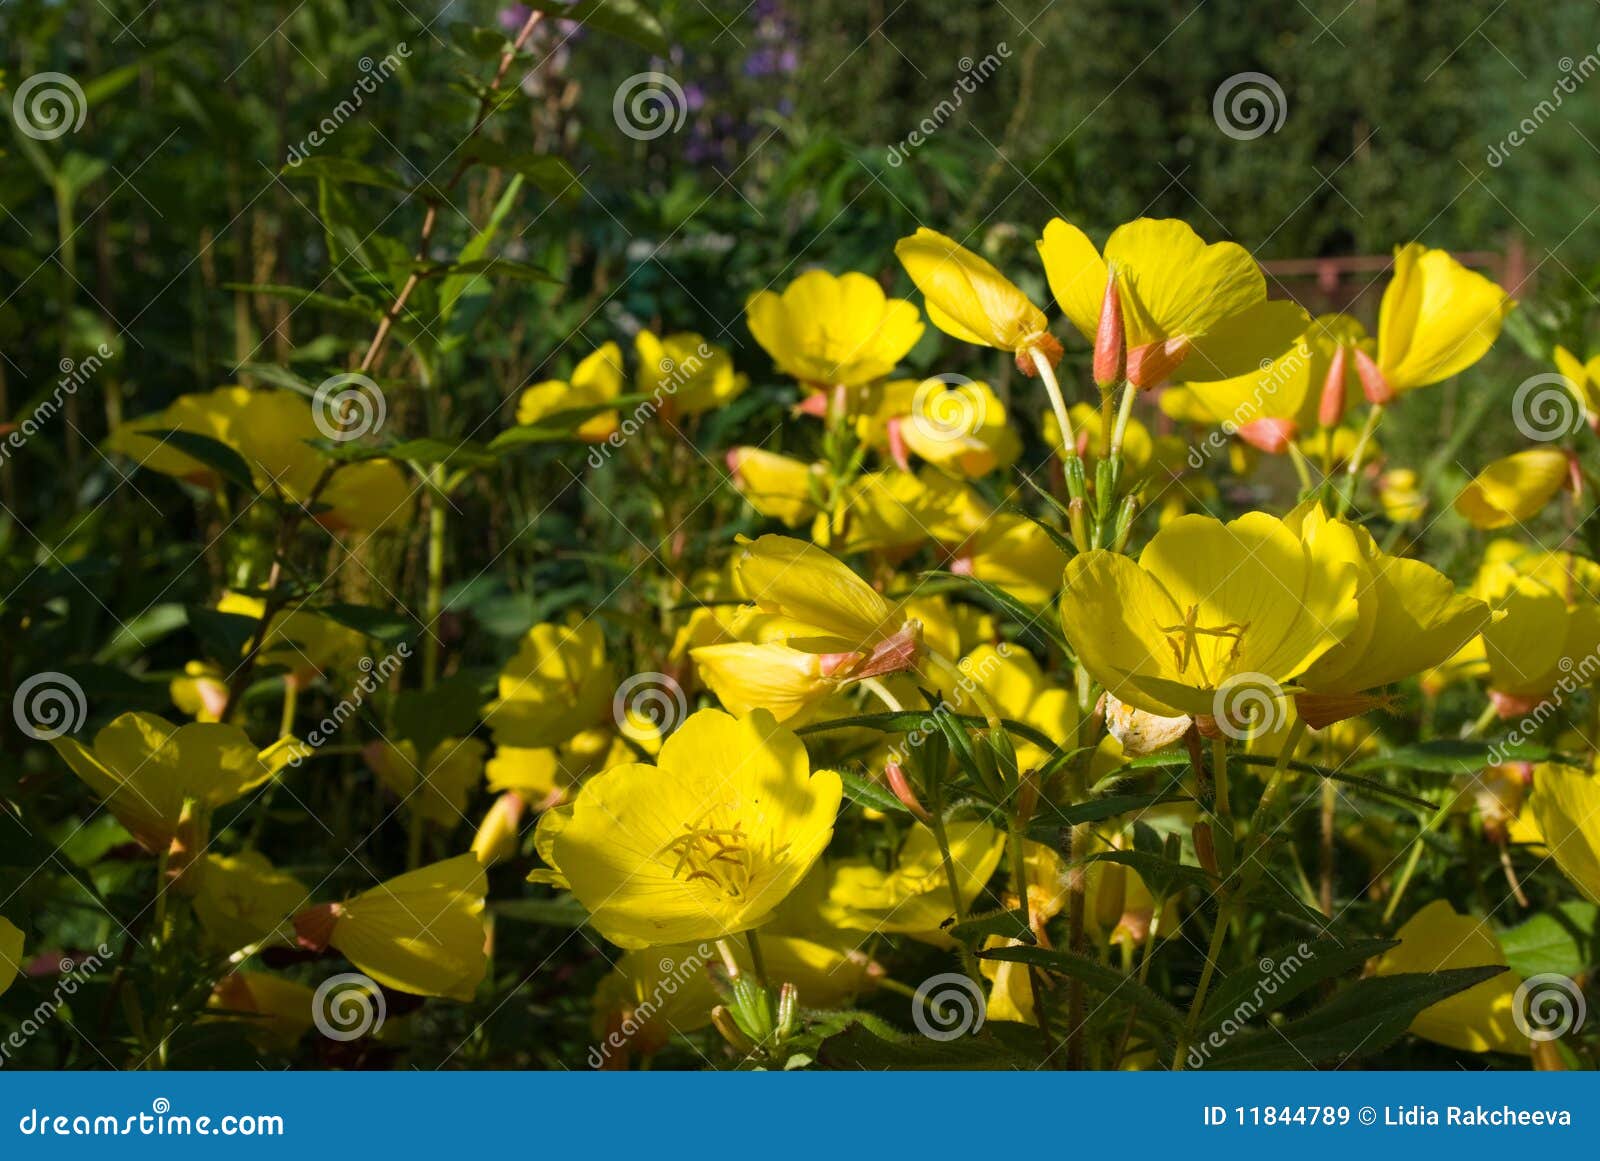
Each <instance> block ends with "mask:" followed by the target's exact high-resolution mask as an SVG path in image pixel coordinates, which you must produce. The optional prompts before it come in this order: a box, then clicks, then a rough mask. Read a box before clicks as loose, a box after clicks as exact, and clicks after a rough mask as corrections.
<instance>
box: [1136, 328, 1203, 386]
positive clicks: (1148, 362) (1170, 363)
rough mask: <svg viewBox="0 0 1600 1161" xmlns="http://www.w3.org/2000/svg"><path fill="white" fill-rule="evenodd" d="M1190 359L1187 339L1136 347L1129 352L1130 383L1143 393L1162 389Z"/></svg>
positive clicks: (1169, 340)
mask: <svg viewBox="0 0 1600 1161" xmlns="http://www.w3.org/2000/svg"><path fill="white" fill-rule="evenodd" d="M1188 357H1189V340H1188V339H1186V338H1179V339H1168V340H1167V341H1166V342H1164V343H1146V344H1145V345H1144V346H1142V347H1134V348H1132V349H1131V350H1130V351H1129V352H1128V382H1130V383H1132V384H1133V385H1134V386H1135V387H1137V388H1139V390H1141V391H1149V390H1152V389H1154V388H1156V387H1160V386H1161V385H1162V384H1163V383H1165V382H1166V381H1167V379H1168V377H1170V376H1171V374H1172V373H1173V372H1174V371H1176V370H1177V369H1178V366H1179V365H1180V364H1181V363H1182V362H1183V361H1184V360H1185V359H1187V358H1188Z"/></svg>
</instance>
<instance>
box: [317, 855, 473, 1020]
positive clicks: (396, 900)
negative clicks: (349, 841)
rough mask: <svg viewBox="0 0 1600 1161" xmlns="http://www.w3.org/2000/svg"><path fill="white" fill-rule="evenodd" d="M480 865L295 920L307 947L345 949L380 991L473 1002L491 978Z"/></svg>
mask: <svg viewBox="0 0 1600 1161" xmlns="http://www.w3.org/2000/svg"><path fill="white" fill-rule="evenodd" d="M485 884H486V879H485V876H484V871H483V867H482V866H481V865H480V864H479V862H478V857H477V856H476V855H473V854H465V855H457V856H456V857H455V858H453V859H446V860H445V861H444V862H442V863H434V864H432V865H431V866H427V867H422V868H419V869H418V870H415V871H410V872H407V873H406V874H404V875H401V876H400V877H399V878H396V879H390V880H389V881H388V882H387V883H381V884H379V885H378V886H376V887H374V888H373V889H372V890H370V891H365V892H363V893H362V894H360V895H357V896H356V897H355V898H354V899H348V900H346V901H345V902H343V903H324V904H322V905H320V906H317V907H311V908H308V909H306V910H304V911H301V912H300V913H298V914H297V915H296V916H295V917H294V927H295V932H296V934H297V935H298V936H299V938H300V942H301V943H302V944H303V945H305V946H306V947H308V948H310V949H312V950H315V951H321V950H323V949H325V948H328V947H333V948H337V949H338V950H339V951H340V952H341V953H342V954H343V955H344V957H345V958H346V959H348V960H349V961H350V962H351V963H353V964H355V966H356V967H358V968H360V969H361V970H362V971H364V972H366V973H367V975H369V976H371V977H372V978H373V979H375V980H377V981H378V982H379V983H380V984H387V985H388V986H389V987H391V988H395V989H396V990H398V991H402V992H410V993H412V994H413V995H418V996H449V997H450V998H452V999H456V1000H470V999H472V995H473V993H474V992H475V991H477V989H478V984H479V983H481V982H482V980H483V977H484V974H485V973H486V972H487V971H488V967H489V960H488V956H487V955H486V954H485V953H484V940H485V935H486V933H485V931H484V926H483V894H484V890H485Z"/></svg>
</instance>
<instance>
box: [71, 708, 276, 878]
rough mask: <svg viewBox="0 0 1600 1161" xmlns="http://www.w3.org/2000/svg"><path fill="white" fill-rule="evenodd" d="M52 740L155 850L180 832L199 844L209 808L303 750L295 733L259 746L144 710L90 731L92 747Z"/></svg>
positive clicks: (242, 736) (216, 728)
mask: <svg viewBox="0 0 1600 1161" xmlns="http://www.w3.org/2000/svg"><path fill="white" fill-rule="evenodd" d="M51 745H53V746H55V748H56V752H57V753H59V754H60V755H61V757H62V758H64V759H65V760H66V763H67V765H68V766H71V767H72V772H73V773H74V774H76V775H77V776H78V777H79V778H82V779H83V780H84V781H85V782H86V783H88V784H89V789H91V790H93V791H94V792H95V793H96V794H98V795H99V796H100V799H101V801H103V802H104V803H105V804H106V808H107V809H108V810H110V811H111V813H112V814H113V815H115V816H116V818H117V821H118V822H120V823H122V825H123V826H125V827H127V828H128V831H129V833H131V834H132V835H133V837H134V838H136V839H138V840H139V841H140V842H141V843H142V844H144V846H145V847H146V848H148V849H149V850H151V851H153V852H156V853H157V854H159V853H161V852H163V851H166V850H167V849H168V848H169V847H170V846H171V845H172V842H173V840H174V839H175V838H177V837H179V835H180V833H183V835H184V838H185V840H186V841H185V845H186V846H189V847H190V849H198V847H199V846H203V845H204V825H203V823H204V819H205V817H206V816H207V815H209V813H210V812H211V811H212V810H215V809H216V808H217V807H219V806H224V805H226V804H227V803H230V802H233V801H234V800H235V799H238V798H242V797H244V795H246V794H248V793H249V792H250V791H251V790H253V789H255V788H256V787H257V786H260V785H261V784H262V783H263V782H265V781H267V780H268V779H269V778H271V777H272V776H273V775H274V774H276V773H277V772H278V771H279V770H281V769H282V768H283V767H284V765H286V764H287V763H288V762H289V761H291V760H292V759H293V758H295V757H296V756H298V755H300V754H303V753H305V752H306V747H305V746H304V745H303V743H301V742H298V741H296V740H295V739H293V738H282V739H280V740H279V741H277V742H275V743H273V744H272V745H271V746H268V747H267V748H266V749H265V750H258V749H257V748H256V745H255V743H254V742H252V741H251V740H250V738H249V736H248V735H247V734H246V733H245V732H244V731H243V730H242V729H240V728H239V727H238V726H234V725H224V724H222V723H220V722H191V723H189V724H188V725H183V726H174V725H172V724H171V723H170V722H167V721H165V720H163V719H162V718H158V717H157V716H156V715H155V714H148V713H126V714H123V715H122V716H120V717H118V718H117V719H116V720H114V721H113V722H112V723H111V724H110V725H108V726H106V727H105V728H104V729H102V730H101V731H100V732H99V733H98V734H96V735H95V737H94V748H93V749H90V748H89V747H87V746H85V745H84V744H83V743H82V742H80V741H78V740H77V739H76V738H73V737H60V738H53V739H51ZM185 824H188V825H191V826H193V827H194V829H193V832H192V833H189V832H187V831H185Z"/></svg>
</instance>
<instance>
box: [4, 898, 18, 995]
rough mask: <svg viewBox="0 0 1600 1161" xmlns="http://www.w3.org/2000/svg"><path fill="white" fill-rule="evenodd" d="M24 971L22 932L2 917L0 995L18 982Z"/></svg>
mask: <svg viewBox="0 0 1600 1161" xmlns="http://www.w3.org/2000/svg"><path fill="white" fill-rule="evenodd" d="M21 971H22V932H21V930H20V929H19V928H18V927H17V926H16V925H15V924H14V923H12V922H11V921H10V920H9V919H7V918H6V917H5V916H4V915H0V995H4V994H5V991H6V989H7V988H9V987H10V986H11V985H12V983H13V982H14V981H15V980H16V978H17V976H18V975H19V974H20V973H21Z"/></svg>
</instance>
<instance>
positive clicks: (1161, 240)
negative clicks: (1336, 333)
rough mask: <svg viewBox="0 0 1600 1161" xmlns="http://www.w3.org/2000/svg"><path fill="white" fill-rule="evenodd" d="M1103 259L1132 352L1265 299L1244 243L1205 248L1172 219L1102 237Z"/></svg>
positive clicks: (1196, 330) (1193, 332)
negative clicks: (1115, 289) (1119, 303)
mask: <svg viewBox="0 0 1600 1161" xmlns="http://www.w3.org/2000/svg"><path fill="white" fill-rule="evenodd" d="M1105 260H1106V263H1107V265H1109V266H1111V267H1112V268H1114V269H1115V270H1116V271H1117V285H1118V287H1119V289H1120V290H1121V292H1122V311H1123V319H1124V324H1125V326H1126V327H1127V336H1128V346H1129V347H1130V348H1132V347H1138V346H1143V345H1144V344H1146V343H1155V342H1163V341H1165V340H1167V339H1172V338H1182V337H1185V336H1188V337H1191V338H1193V337H1198V336H1200V335H1203V334H1206V333H1207V332H1208V331H1210V330H1211V329H1212V328H1213V327H1215V326H1216V325H1217V324H1218V323H1219V322H1221V321H1222V320H1223V319H1225V318H1228V317H1229V316H1230V315H1234V314H1237V313H1239V312H1240V311H1243V310H1246V309H1248V308H1249V307H1252V306H1255V305H1256V304H1257V303H1259V302H1262V301H1264V300H1265V299H1266V297H1267V281H1266V277H1265V276H1264V275H1263V274H1262V273H1261V267H1259V266H1257V265H1256V260H1255V259H1254V258H1252V257H1250V254H1249V252H1248V251H1247V250H1245V248H1244V247H1243V246H1240V245H1237V244H1236V243H1233V242H1215V243H1213V244H1212V245H1209V246H1208V245H1206V244H1205V242H1204V241H1202V240H1201V238H1200V236H1199V235H1198V234H1196V233H1195V232H1194V230H1193V229H1192V228H1190V226H1189V224H1188V223H1187V222H1183V221H1179V220H1177V219H1175V218H1160V219H1157V218H1140V219H1138V220H1137V221H1134V222H1129V223H1127V224H1126V225H1123V226H1118V227H1117V229H1116V230H1114V231H1113V232H1112V234H1111V237H1110V238H1109V239H1107V240H1106V249H1105ZM1101 289H1102V290H1104V283H1103V282H1102V284H1101ZM1296 333H1298V331H1296ZM1293 338H1294V336H1293V335H1291V336H1290V340H1291V341H1292V340H1293ZM1241 370H1242V369H1241ZM1233 373H1234V374H1237V373H1238V372H1237V371H1235V372H1233ZM1217 377H1218V378H1221V377H1225V376H1217Z"/></svg>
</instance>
